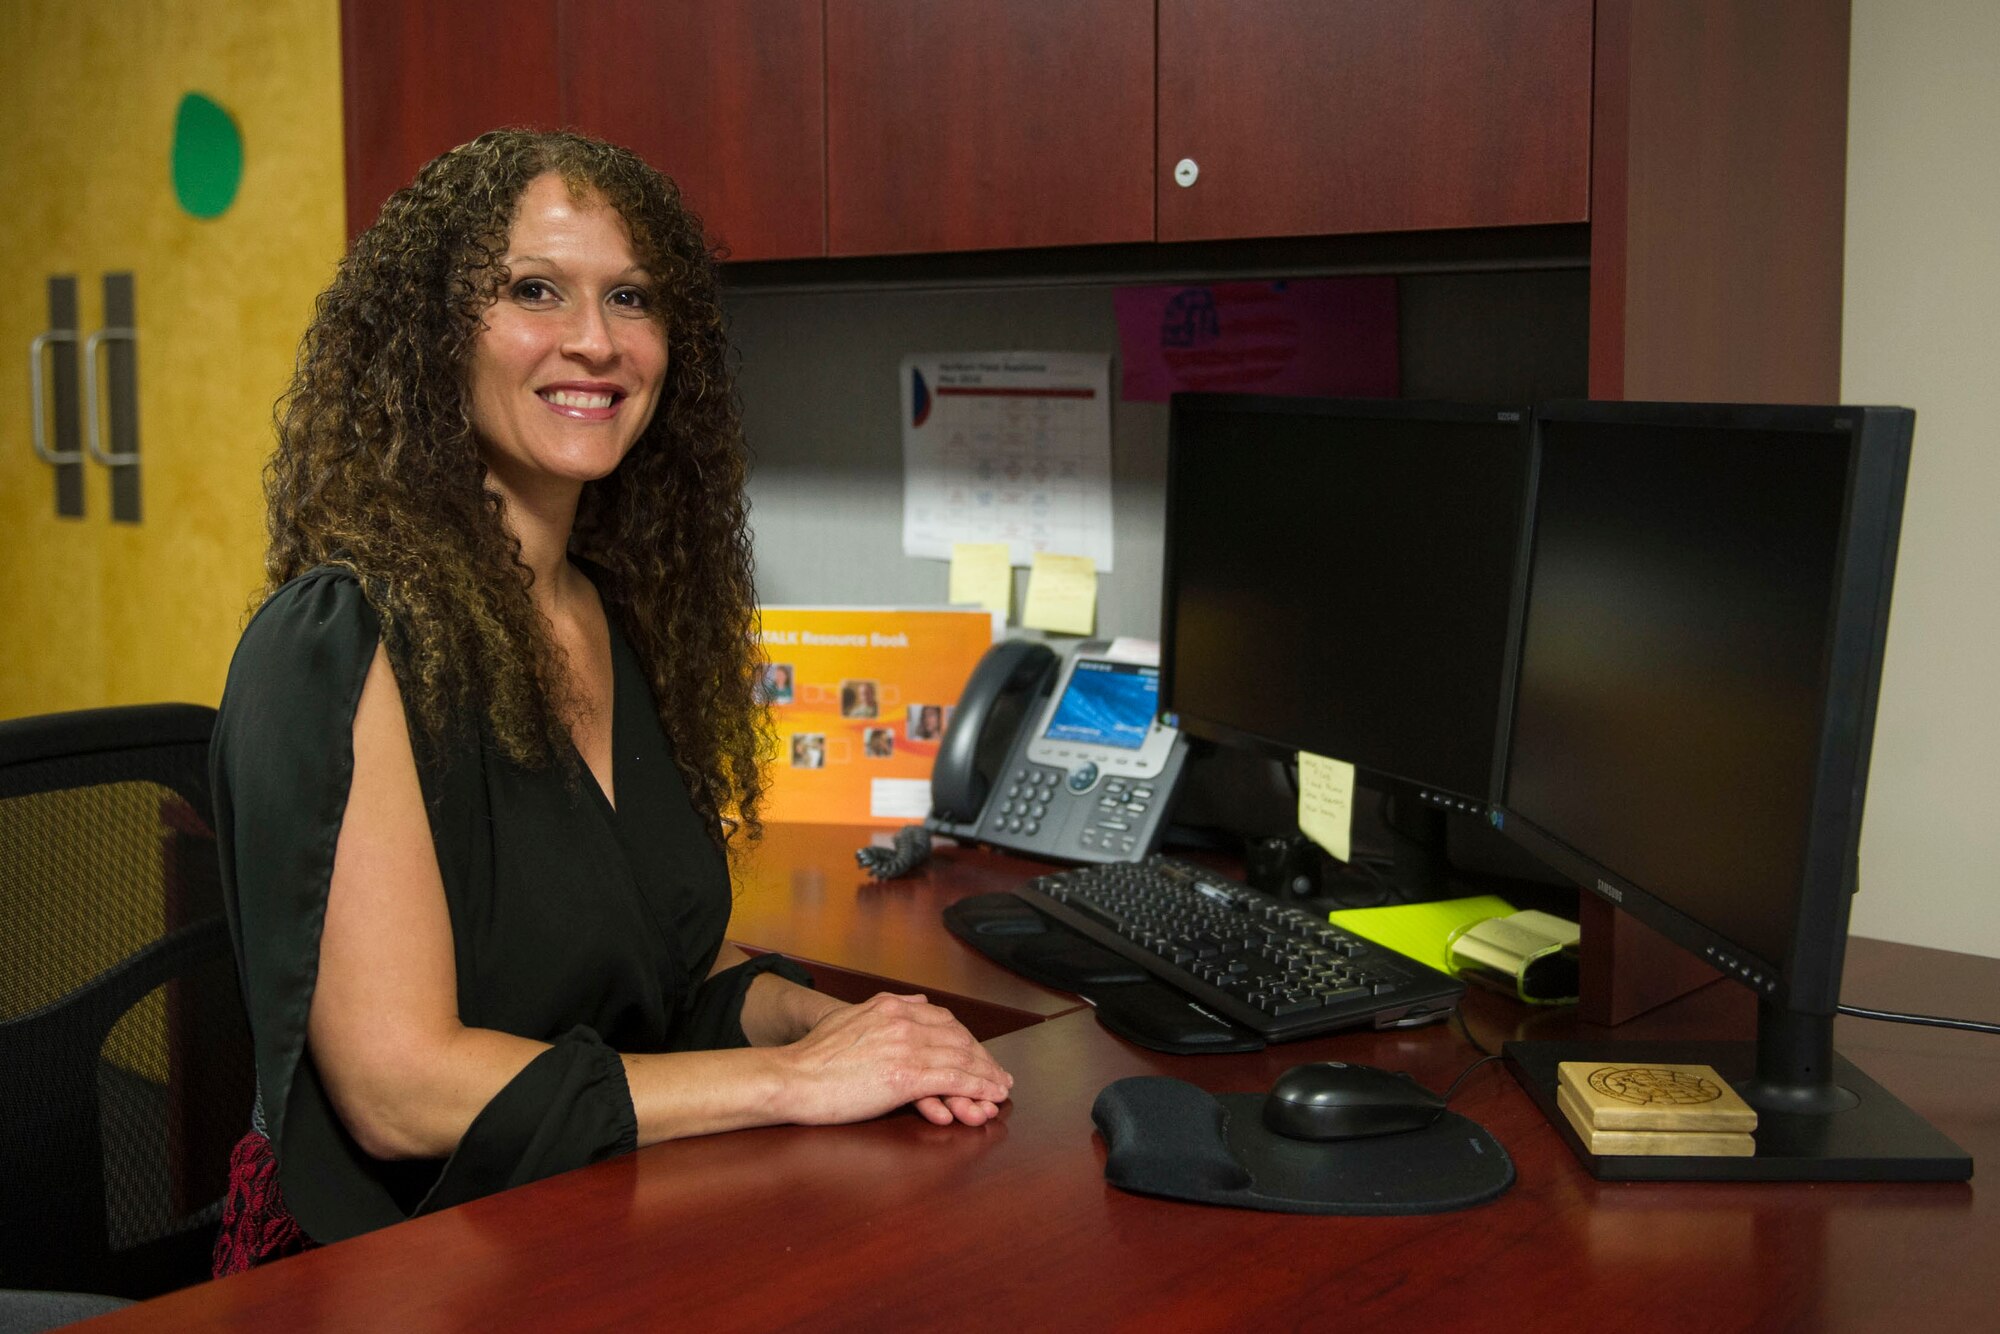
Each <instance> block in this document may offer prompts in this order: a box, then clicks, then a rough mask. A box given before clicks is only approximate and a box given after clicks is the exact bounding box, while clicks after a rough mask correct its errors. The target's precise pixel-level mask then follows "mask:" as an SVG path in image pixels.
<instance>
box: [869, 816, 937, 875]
mask: <svg viewBox="0 0 2000 1334" xmlns="http://www.w3.org/2000/svg"><path fill="white" fill-rule="evenodd" d="M930 856H931V831H930V830H928V829H926V828H924V827H923V826H922V825H920V824H910V825H904V826H903V827H902V828H901V829H898V830H897V831H896V839H895V846H894V847H888V848H881V847H877V846H875V845H874V844H872V843H871V844H869V845H868V846H867V847H865V848H857V849H855V852H854V860H855V861H857V862H859V863H860V864H861V869H862V870H864V871H866V872H868V874H869V875H872V876H874V877H875V878H876V879H877V880H894V879H895V878H896V877H898V876H904V875H908V874H909V873H910V872H912V871H914V870H916V869H917V868H918V867H919V866H922V865H923V864H924V863H925V862H927V861H929V860H930Z"/></svg>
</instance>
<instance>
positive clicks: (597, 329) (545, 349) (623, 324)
mask: <svg viewBox="0 0 2000 1334" xmlns="http://www.w3.org/2000/svg"><path fill="white" fill-rule="evenodd" d="M503 262H504V263H505V265H506V267H507V271H508V275H509V276H508V280H507V285H506V287H505V288H504V289H503V290H502V291H501V293H500V295H499V298H498V299H497V300H496V301H495V302H494V303H493V304H492V305H491V306H489V307H487V309H486V311H485V312H484V314H483V316H482V319H483V323H484V327H483V328H482V329H481V331H480V333H479V336H478V338H477V339H476V340H475V342H474V343H473V349H472V361H471V365H470V367H469V370H468V373H467V386H468V389H469V391H470V394H469V396H470V399H471V410H472V426H473V430H474V432H475V433H476V435H477V436H478V440H479V449H480V456H481V457H482V458H483V459H484V460H485V461H486V464H487V467H488V468H489V469H490V471H491V473H492V476H493V478H494V480H495V481H497V482H498V483H499V484H500V486H501V488H502V490H503V491H505V492H508V493H512V494H517V495H518V494H524V493H527V492H530V491H537V490H540V489H542V488H544V487H545V486H547V485H548V484H549V483H551V482H555V483H561V484H574V485H578V486H580V485H581V484H582V483H584V482H589V481H594V480H596V479H597V478H600V477H604V476H607V475H609V474H610V473H611V472H612V471H613V470H614V469H616V468H617V467H618V464H619V463H620V462H621V461H622V460H623V459H624V457H625V455H626V453H627V452H628V451H630V449H631V448H632V444H633V442H634V441H636V440H637V439H638V438H639V434H640V432H642V431H644V430H645V429H646V424H647V423H648V422H650V421H651V420H652V418H653V412H654V410H655V409H656V408H657V407H658V406H659V399H660V386H661V385H662V384H663V383H664V382H665V380H666V374H667V334H666V329H665V327H664V325H663V323H662V321H661V320H660V318H659V316H658V314H657V312H656V310H655V306H654V301H655V298H654V294H653V287H652V281H653V280H652V276H651V275H650V274H648V273H647V272H646V270H645V269H644V268H643V267H641V265H640V263H639V261H638V259H637V258H636V257H635V256H634V255H633V253H632V236H631V232H630V230H629V229H628V228H627V227H626V225H625V220H624V218H622V217H621V216H619V214H618V212H617V210H616V209H614V208H612V207H611V206H610V205H609V204H607V203H606V202H605V201H604V200H603V198H601V197H600V196H598V195H596V194H586V195H585V196H584V197H583V198H582V199H581V200H577V199H572V198H571V197H570V192H569V187H568V186H567V185H565V184H564V183H563V180H562V178H561V177H560V176H558V175H556V174H555V173H554V172H548V173H545V174H543V175H541V176H537V177H536V178H535V179H534V180H532V181H530V182H529V183H528V188H527V189H526V190H524V191H523V192H522V194H521V205H520V209H519V212H518V214H517V216H516V218H515V221H514V226H513V228H512V230H510V231H509V232H508V234H507V253H506V255H505V257H504V260H503Z"/></svg>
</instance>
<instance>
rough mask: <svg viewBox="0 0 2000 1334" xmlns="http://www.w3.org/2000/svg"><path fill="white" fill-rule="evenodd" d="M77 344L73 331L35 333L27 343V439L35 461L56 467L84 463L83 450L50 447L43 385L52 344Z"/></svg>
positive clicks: (46, 376) (60, 330)
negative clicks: (36, 459) (33, 448)
mask: <svg viewBox="0 0 2000 1334" xmlns="http://www.w3.org/2000/svg"><path fill="white" fill-rule="evenodd" d="M75 341H76V330H74V329H49V330H46V331H44V332H42V333H38V334H36V335H35V336H34V337H33V338H32V339H30V340H29V341H28V413H29V432H28V440H29V443H30V444H32V445H34V447H35V457H36V458H38V459H40V460H41V461H42V462H44V463H47V464H50V465H53V466H57V467H60V466H61V465H63V464H66V463H81V462H83V451H82V450H80V449H61V450H58V449H50V448H49V426H48V405H47V403H46V402H45V401H44V400H45V397H46V396H45V393H44V391H43V389H42V384H43V382H44V381H45V380H47V378H48V366H47V353H48V349H49V344H50V343H74V342H75Z"/></svg>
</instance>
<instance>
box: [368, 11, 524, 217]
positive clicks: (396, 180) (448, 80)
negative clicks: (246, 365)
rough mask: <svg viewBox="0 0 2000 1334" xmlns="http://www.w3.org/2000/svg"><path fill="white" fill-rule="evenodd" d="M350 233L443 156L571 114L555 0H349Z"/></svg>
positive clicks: (379, 210)
mask: <svg viewBox="0 0 2000 1334" xmlns="http://www.w3.org/2000/svg"><path fill="white" fill-rule="evenodd" d="M340 63H341V91H342V92H343V94H344V95H345V96H344V103H345V109H344V120H345V122H346V124H345V129H346V132H347V133H346V149H347V234H348V236H349V238H350V239H351V238H352V237H354V236H356V235H358V234H359V233H360V232H361V231H362V230H363V229H365V228H366V227H367V226H368V225H369V224H370V223H372V222H374V221H375V215H376V214H377V213H379V212H381V210H382V203H383V201H384V200H386V199H388V197H389V196H390V195H392V194H394V193H395V192H396V191H397V190H400V189H401V188H403V187H404V186H406V185H408V184H409V183H410V180H411V178H413V177H414V176H415V175H416V174H417V168H419V167H421V166H423V165H424V163H426V162H429V161H430V160H431V159H432V158H434V157H436V156H437V155H438V154H439V153H442V152H444V151H445V150H446V149H448V148H453V147H455V146H457V145H459V144H462V143H464V142H465V141H466V140H468V139H471V138H473V137H475V136H477V135H479V134H483V133H484V132H485V131H487V130H490V129H493V128H494V127H495V126H500V125H534V126H540V127H543V128H551V127H553V126H555V125H556V124H557V122H558V121H559V120H560V119H561V85H560V82H559V78H558V74H557V41H556V6H555V0H424V3H422V4H406V3H403V0H342V3H341V6H340Z"/></svg>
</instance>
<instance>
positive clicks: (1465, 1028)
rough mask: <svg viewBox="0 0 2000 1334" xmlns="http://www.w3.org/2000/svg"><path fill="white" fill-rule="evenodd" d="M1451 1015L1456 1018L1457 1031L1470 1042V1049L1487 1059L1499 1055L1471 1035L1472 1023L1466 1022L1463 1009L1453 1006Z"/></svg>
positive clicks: (1495, 1057)
mask: <svg viewBox="0 0 2000 1334" xmlns="http://www.w3.org/2000/svg"><path fill="white" fill-rule="evenodd" d="M1451 1017H1452V1018H1454V1019H1456V1020H1458V1031H1459V1032H1460V1033H1463V1034H1464V1035H1465V1040H1466V1041H1467V1042H1469V1043H1471V1044H1472V1049H1473V1050H1474V1051H1476V1052H1478V1053H1479V1054H1480V1055H1481V1056H1484V1057H1485V1058H1486V1059H1487V1060H1489V1061H1491V1060H1495V1059H1497V1058H1498V1057H1499V1055H1500V1053H1499V1052H1496V1051H1494V1050H1493V1049H1492V1048H1490V1047H1488V1046H1487V1045H1486V1044H1485V1043H1483V1042H1481V1041H1480V1040H1479V1039H1478V1038H1476V1037H1474V1036H1472V1025H1471V1024H1470V1023H1468V1022H1466V1018H1465V1011H1464V1010H1463V1009H1459V1008H1456V1007H1454V1008H1453V1010H1452V1012H1451ZM1473 1068H1474V1069H1475V1070H1476V1069H1478V1067H1477V1066H1474V1067H1473Z"/></svg>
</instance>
